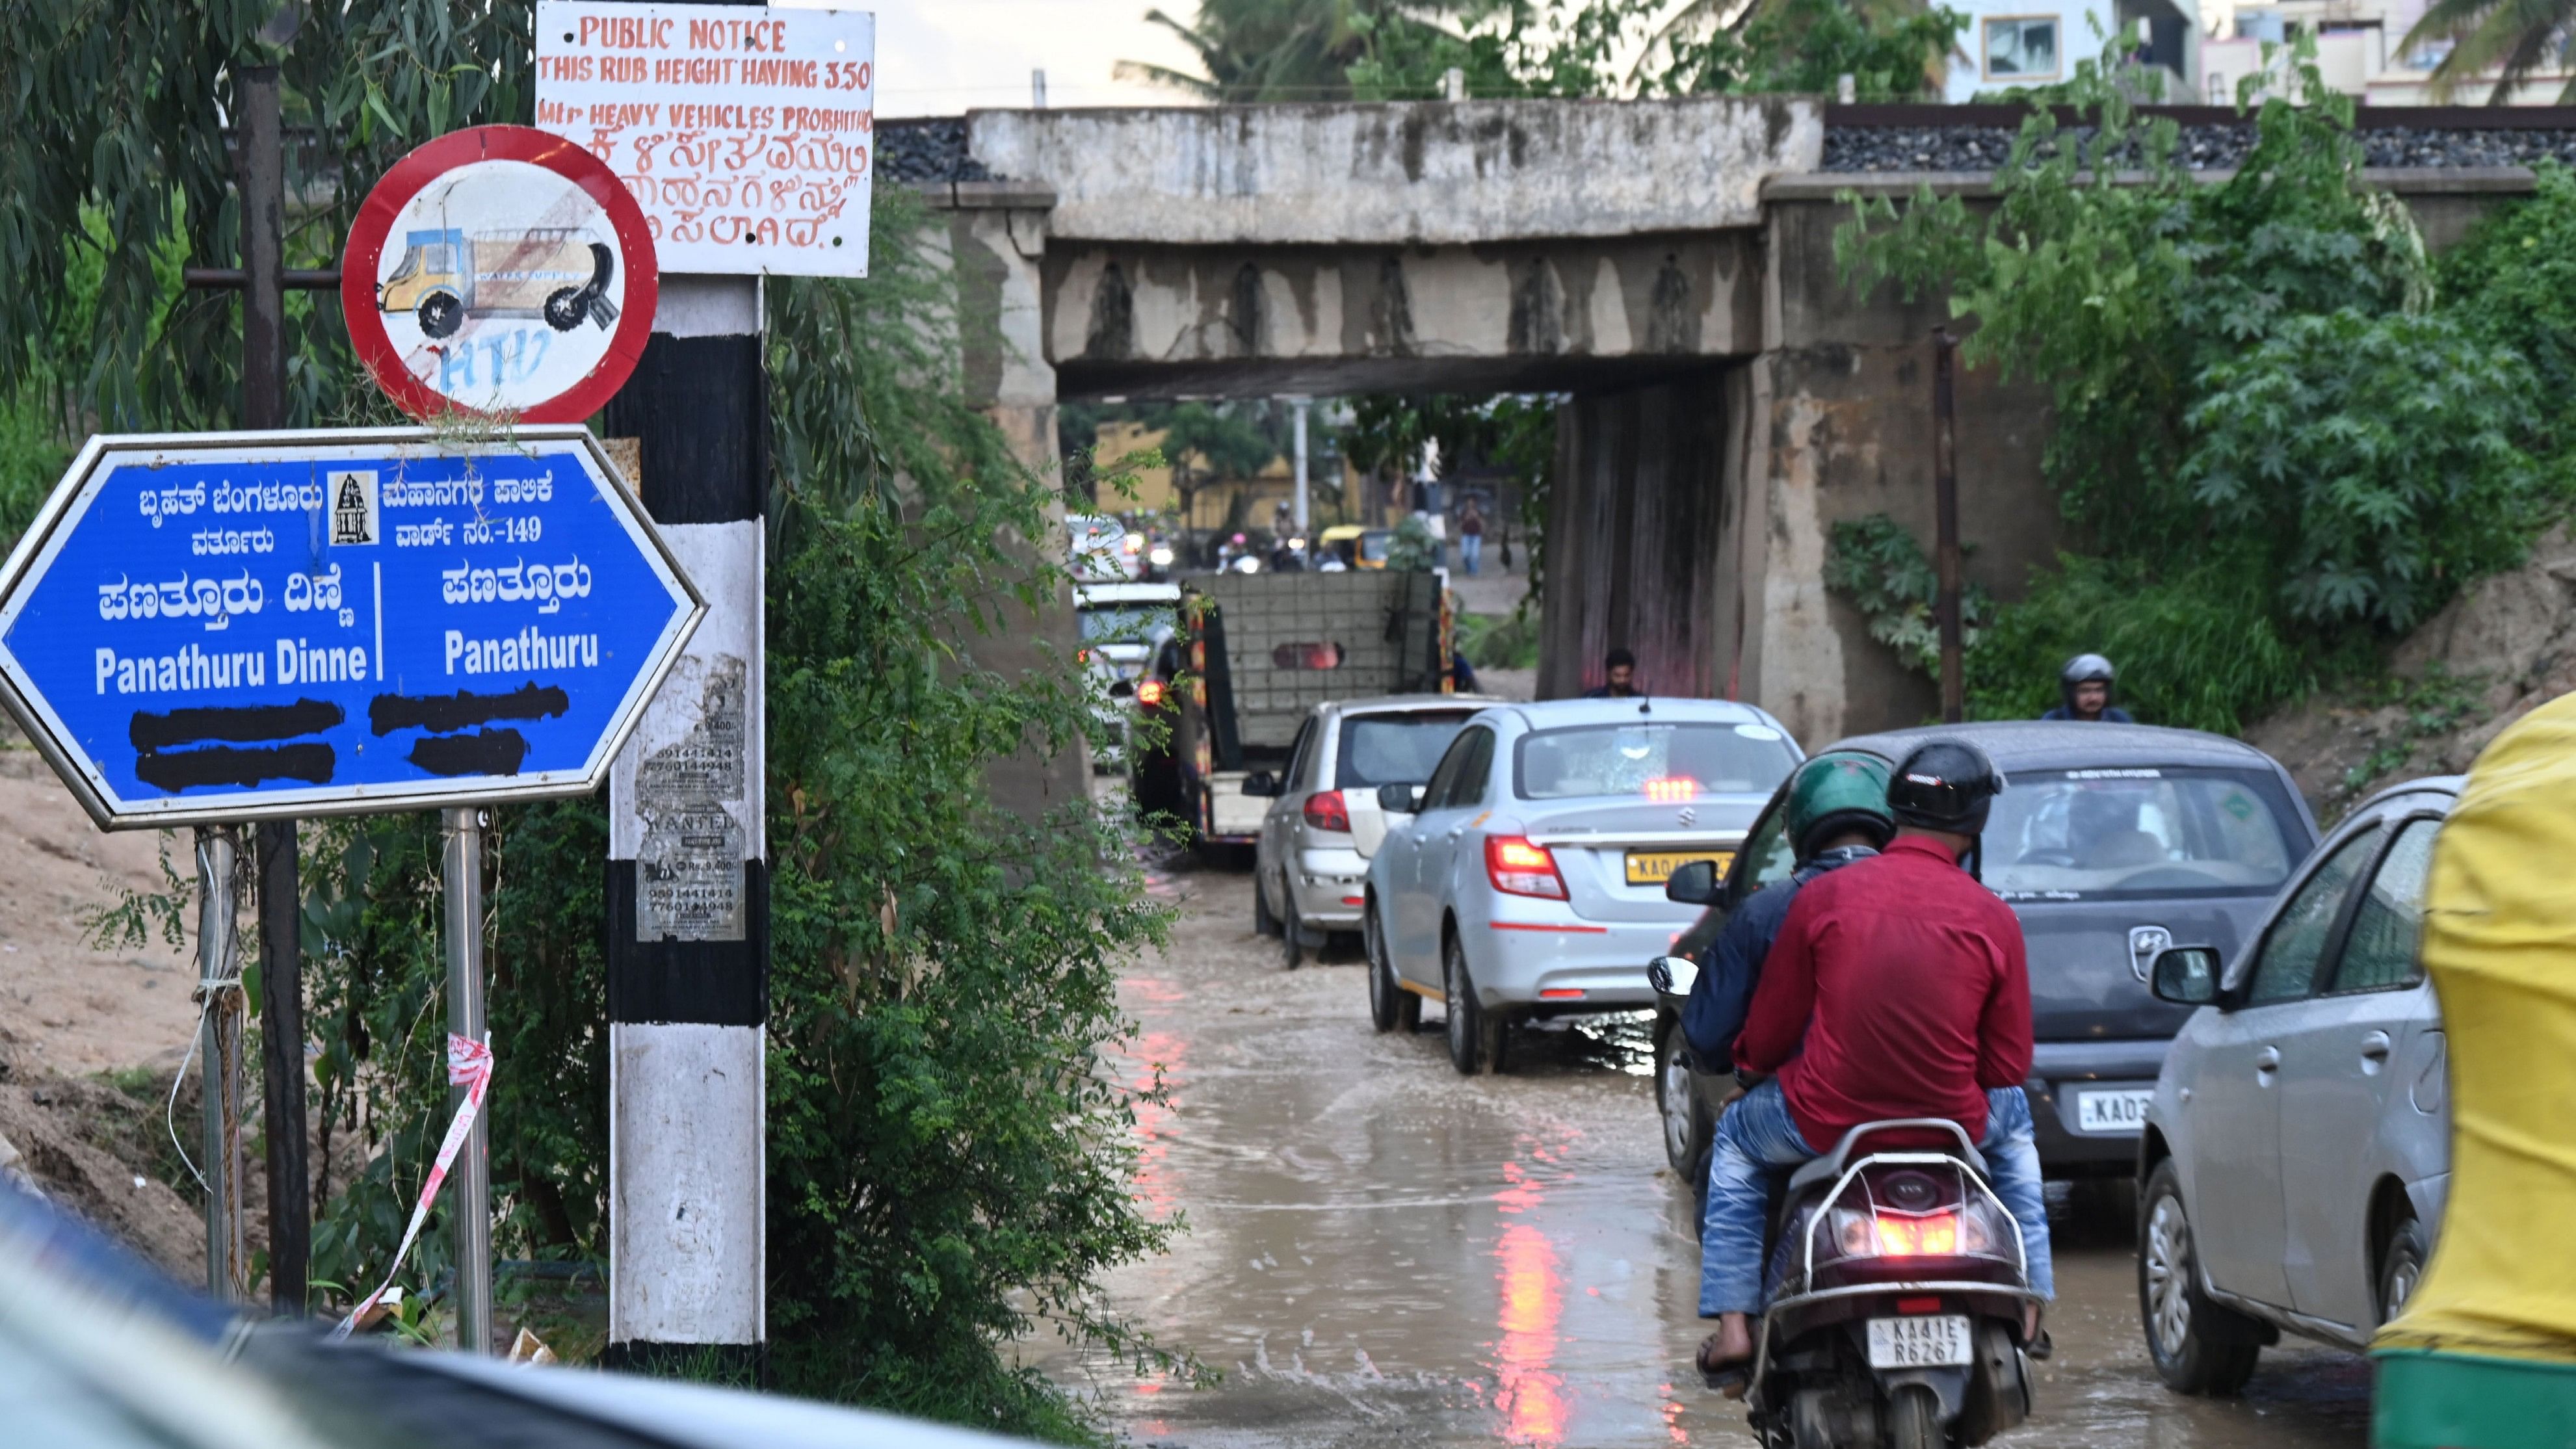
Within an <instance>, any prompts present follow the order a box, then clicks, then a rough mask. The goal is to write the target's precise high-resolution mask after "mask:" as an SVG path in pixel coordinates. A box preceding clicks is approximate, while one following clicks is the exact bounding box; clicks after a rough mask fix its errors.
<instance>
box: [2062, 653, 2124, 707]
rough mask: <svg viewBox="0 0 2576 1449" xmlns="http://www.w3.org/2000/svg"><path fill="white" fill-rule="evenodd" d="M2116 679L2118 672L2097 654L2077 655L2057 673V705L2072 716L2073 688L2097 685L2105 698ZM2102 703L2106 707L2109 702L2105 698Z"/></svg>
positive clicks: (2073, 705) (2073, 704) (2073, 703)
mask: <svg viewBox="0 0 2576 1449" xmlns="http://www.w3.org/2000/svg"><path fill="white" fill-rule="evenodd" d="M2118 677H2119V671H2118V670H2116V669H2113V668H2112V667H2111V661H2110V660H2108V659H2105V658H2103V657H2102V656H2101V655H2099V654H2078V655H2076V656H2075V657H2074V658H2072V659H2069V660H2067V661H2066V667H2065V668H2064V669H2061V670H2059V671H2057V699H2058V703H2060V704H2063V705H2065V706H2066V712H2067V713H2068V714H2073V713H2075V686H2077V685H2079V684H2098V685H2100V686H2102V689H2103V691H2104V693H2105V695H2106V696H2107V694H2108V693H2109V691H2110V688H2111V682H2112V681H2113V680H2114V679H2116V678H2118ZM2103 703H2104V704H2105V705H2108V704H2109V703H2110V700H2109V699H2108V698H2105V699H2104V700H2103Z"/></svg>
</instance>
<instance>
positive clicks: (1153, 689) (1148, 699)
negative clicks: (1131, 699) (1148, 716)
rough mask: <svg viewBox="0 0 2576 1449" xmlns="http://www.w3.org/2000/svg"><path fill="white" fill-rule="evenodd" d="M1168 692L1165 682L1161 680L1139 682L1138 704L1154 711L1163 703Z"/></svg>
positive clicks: (1137, 685)
mask: <svg viewBox="0 0 2576 1449" xmlns="http://www.w3.org/2000/svg"><path fill="white" fill-rule="evenodd" d="M1167 692H1168V691H1167V690H1166V688H1165V686H1164V684H1163V681H1161V680H1159V679H1144V680H1139V681H1137V684H1136V702H1137V703H1138V704H1140V705H1143V706H1144V707H1145V708H1147V709H1152V708H1153V707H1154V706H1156V705H1158V704H1161V703H1162V702H1163V696H1164V694H1165V693H1167Z"/></svg>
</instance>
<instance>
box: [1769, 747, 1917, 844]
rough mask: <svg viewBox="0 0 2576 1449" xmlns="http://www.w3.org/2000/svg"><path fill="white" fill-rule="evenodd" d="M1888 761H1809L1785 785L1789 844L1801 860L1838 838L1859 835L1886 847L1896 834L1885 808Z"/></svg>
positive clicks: (1846, 757) (1844, 757) (1858, 757)
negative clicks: (1786, 785) (1787, 785)
mask: <svg viewBox="0 0 2576 1449" xmlns="http://www.w3.org/2000/svg"><path fill="white" fill-rule="evenodd" d="M1887 778H1888V769H1887V762H1886V761H1885V760H1882V759H1879V758H1878V757H1877V756H1875V755H1863V754H1837V755H1826V756H1823V757H1822V758H1819V759H1813V760H1809V761H1808V762H1807V763H1805V764H1803V765H1800V766H1799V767H1798V773H1797V774H1796V775H1794V776H1792V777H1791V778H1790V781H1789V806H1788V810H1787V812H1786V813H1787V817H1788V819H1787V824H1788V827H1789V843H1790V844H1791V845H1792V846H1793V847H1795V849H1796V850H1797V852H1798V859H1800V860H1805V859H1807V858H1808V857H1809V856H1812V855H1814V854H1815V853H1816V852H1817V851H1818V850H1821V849H1823V848H1824V843H1825V842H1826V841H1828V840H1831V839H1833V838H1834V837H1835V836H1837V835H1844V834H1848V833H1850V832H1852V831H1855V830H1856V831H1859V832H1861V833H1862V834H1865V835H1867V836H1868V837H1869V838H1870V843H1871V844H1873V845H1878V846H1884V845H1886V844H1887V841H1888V838H1889V837H1890V836H1892V835H1894V834H1895V833H1896V817H1895V816H1894V815H1892V814H1890V813H1888V809H1887Z"/></svg>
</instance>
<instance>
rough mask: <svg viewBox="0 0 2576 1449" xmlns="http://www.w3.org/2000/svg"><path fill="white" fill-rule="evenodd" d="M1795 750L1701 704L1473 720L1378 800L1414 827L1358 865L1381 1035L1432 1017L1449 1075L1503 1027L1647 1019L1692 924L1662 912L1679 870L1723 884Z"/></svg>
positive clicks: (1684, 910) (1738, 714)
mask: <svg viewBox="0 0 2576 1449" xmlns="http://www.w3.org/2000/svg"><path fill="white" fill-rule="evenodd" d="M1799 759H1800V755H1799V753H1798V746H1797V745H1796V743H1795V742H1793V741H1792V740H1791V739H1790V738H1789V734H1788V731H1786V730H1784V729H1782V728H1781V727H1780V722H1779V721H1778V720H1775V719H1773V718H1772V717H1771V716H1769V715H1767V714H1765V713H1763V712H1762V711H1761V710H1759V709H1756V708H1754V707H1753V706H1751V705H1748V704H1734V703H1727V702H1723V701H1718V700H1704V699H1662V698H1648V699H1599V700H1584V699H1568V700H1554V701H1550V702H1548V703H1545V704H1515V705H1503V706H1498V707H1496V708H1493V709H1488V710H1486V711H1484V712H1483V713H1482V714H1479V715H1477V716H1476V717H1475V718H1474V719H1472V720H1469V721H1468V722H1467V727H1466V728H1465V729H1463V730H1461V731H1459V733H1458V738H1457V739H1456V740H1455V741H1454V742H1453V743H1452V744H1451V745H1450V746H1449V751H1448V753H1447V754H1445V755H1443V756H1442V757H1441V759H1440V763H1439V765H1438V767H1437V768H1435V769H1434V770H1432V772H1431V774H1430V777H1429V779H1428V780H1427V781H1426V782H1425V783H1424V784H1422V785H1421V786H1418V787H1406V786H1402V785H1390V786H1387V787H1385V788H1384V789H1383V790H1382V791H1381V795H1382V797H1383V798H1382V803H1383V804H1384V806H1385V807H1386V808H1387V809H1389V810H1391V811H1394V810H1400V809H1401V808H1402V807H1405V806H1408V805H1412V806H1416V807H1418V811H1419V813H1417V814H1415V815H1414V816H1413V817H1412V819H1411V820H1410V821H1409V822H1408V823H1405V824H1403V825H1401V826H1398V827H1395V828H1391V829H1389V831H1388V832H1387V836H1386V840H1385V843H1384V844H1382V845H1380V846H1379V847H1378V850H1377V853H1376V855H1375V856H1374V857H1373V858H1372V859H1371V860H1370V861H1369V873H1368V888H1367V890H1366V892H1365V893H1364V899H1365V902H1366V904H1365V906H1364V910H1365V912H1366V914H1365V917H1364V923H1363V934H1364V936H1365V938H1366V941H1367V944H1368V953H1369V1009H1370V1015H1371V1017H1372V1019H1373V1020H1374V1021H1375V1022H1376V1025H1377V1028H1378V1030H1380V1031H1392V1030H1395V1029H1396V1028H1397V1027H1399V1026H1403V1027H1408V1028H1409V1027H1411V1026H1412V1025H1414V1024H1416V1023H1418V1022H1419V1021H1420V1019H1421V1013H1422V1002H1423V1001H1424V999H1426V998H1428V999H1430V1000H1433V1001H1439V1002H1443V1003H1445V1004H1446V1007H1447V1010H1448V1036H1449V1059H1450V1061H1451V1063H1452V1064H1453V1065H1455V1066H1456V1067H1457V1068H1458V1070H1459V1071H1460V1072H1463V1073H1469V1074H1472V1073H1475V1072H1478V1071H1482V1070H1483V1069H1485V1067H1487V1066H1489V1065H1495V1064H1498V1063H1499V1060H1500V1055H1501V1051H1502V1042H1503V1028H1504V1027H1505V1026H1506V1025H1507V1024H1508V1023H1510V1022H1512V1021H1515V1020H1520V1019H1525V1018H1529V1017H1536V1016H1555V1015H1568V1014H1576V1013H1590V1012H1602V1011H1634V1010H1639V1009H1642V1008H1646V1007H1651V1006H1653V1005H1654V1004H1655V991H1654V987H1653V986H1652V985H1651V984H1649V983H1648V981H1647V979H1646V963H1647V962H1648V961H1649V960H1651V959H1653V958H1655V957H1657V956H1661V955H1663V954H1665V953H1666V952H1668V951H1670V950H1671V949H1672V946H1673V941H1674V938H1676V937H1677V936H1679V935H1680V934H1681V933H1682V932H1684V931H1686V930H1688V929H1690V925H1691V922H1692V921H1693V920H1695V919H1696V918H1697V917H1698V915H1699V910H1698V908H1697V907H1695V906H1689V905H1680V904H1676V903H1674V902H1672V901H1670V900H1667V899H1665V896H1664V883H1665V881H1666V880H1668V879H1669V878H1670V877H1671V876H1672V873H1673V871H1674V869H1675V868H1677V867H1678V866H1680V865H1682V864H1684V863H1685V862H1689V861H1695V860H1705V861H1710V862H1712V863H1714V864H1715V865H1716V866H1717V869H1718V870H1719V871H1720V872H1723V871H1724V870H1725V868H1726V864H1727V862H1729V861H1730V860H1731V859H1732V858H1733V856H1734V853H1735V851H1736V849H1737V847H1738V846H1740V845H1741V844H1742V843H1743V840H1744V830H1745V827H1746V826H1747V825H1749V824H1751V823H1752V821H1753V817H1754V815H1755V813H1756V812H1757V811H1759V810H1760V809H1761V808H1762V803H1763V801H1764V800H1766V799H1768V798H1769V797H1770V795H1771V791H1772V789H1773V787H1774V786H1776V785H1778V784H1779V783H1780V781H1781V780H1782V779H1783V778H1785V777H1786V776H1787V775H1788V773H1789V771H1790V770H1792V769H1794V768H1795V767H1796V766H1797V764H1798V761H1799Z"/></svg>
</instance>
